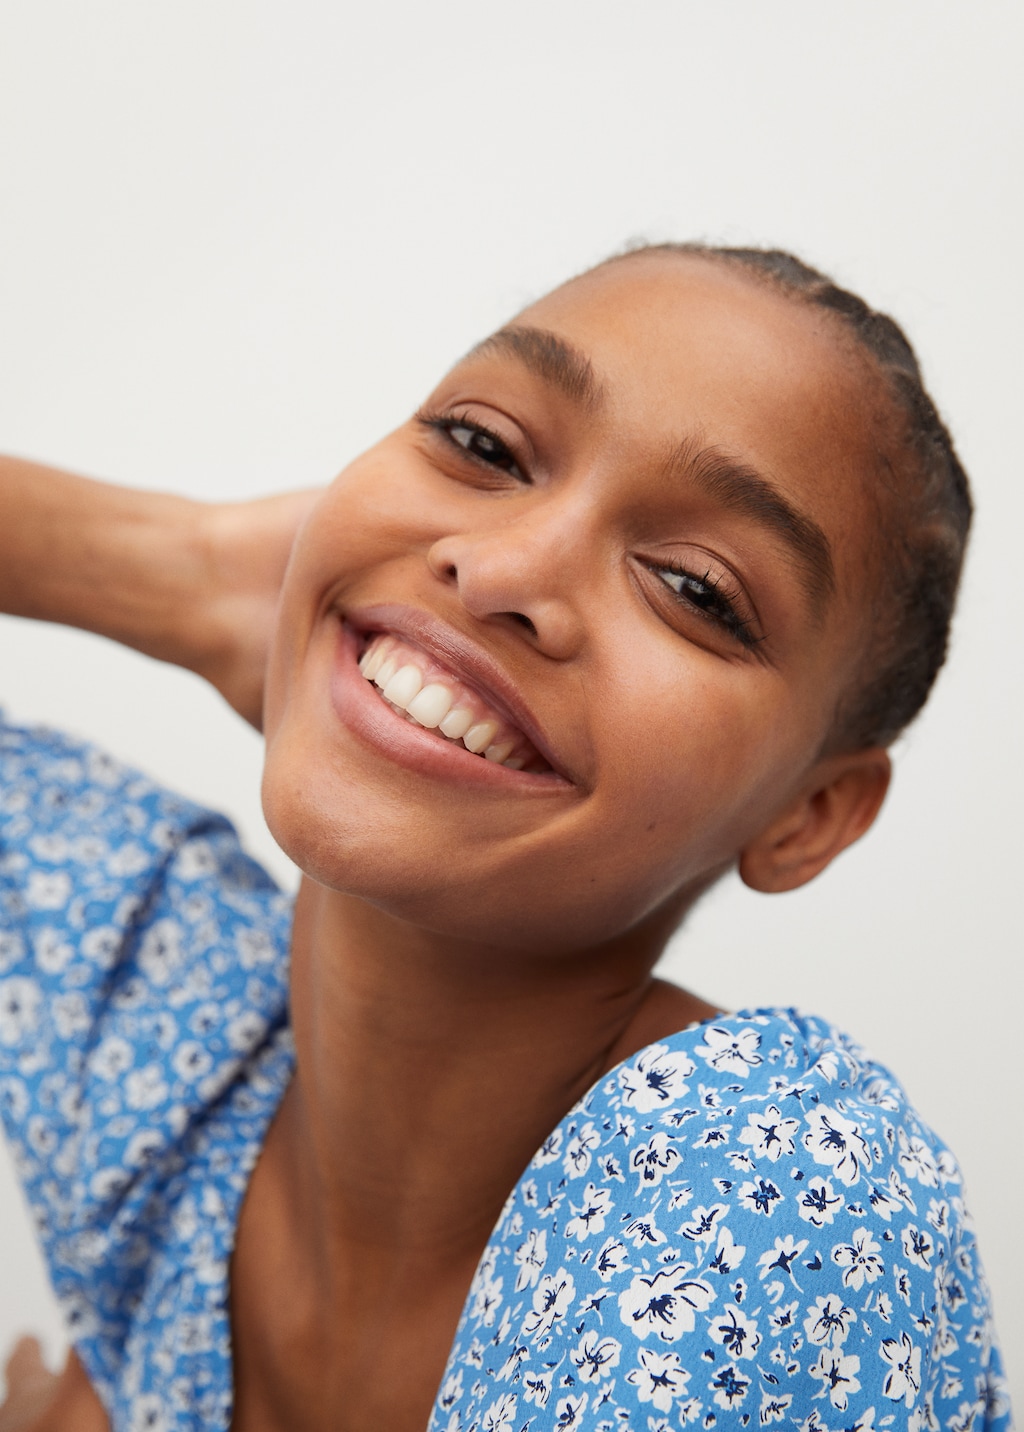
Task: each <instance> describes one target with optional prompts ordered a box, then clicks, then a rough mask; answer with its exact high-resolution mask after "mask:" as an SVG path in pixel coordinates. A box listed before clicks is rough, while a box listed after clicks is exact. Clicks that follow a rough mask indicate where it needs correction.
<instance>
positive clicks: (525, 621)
mask: <svg viewBox="0 0 1024 1432" xmlns="http://www.w3.org/2000/svg"><path fill="white" fill-rule="evenodd" d="M505 615H506V616H507V617H511V618H512V620H513V621H514V622H515V623H516V624H517V625H518V626H521V627H525V628H526V630H527V631H528V632H529V633H530V635H531V636H536V635H537V628H536V627H535V626H534V624H533V622H532V621H531V620H530V618H529V617H527V616H524V615H523V613H522V612H506V613H505Z"/></svg>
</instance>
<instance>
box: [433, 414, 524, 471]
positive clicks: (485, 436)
mask: <svg viewBox="0 0 1024 1432" xmlns="http://www.w3.org/2000/svg"><path fill="white" fill-rule="evenodd" d="M448 436H449V437H450V438H451V440H452V442H453V443H458V445H459V447H461V448H465V449H466V451H467V452H468V453H472V455H473V456H474V457H478V458H479V459H480V461H481V462H486V463H487V464H488V465H489V466H490V467H500V468H501V470H502V472H512V473H515V474H516V475H517V476H518V475H519V467H518V465H517V463H516V460H515V458H514V457H513V456H512V454H511V453H510V452H509V450H508V448H507V447H506V446H505V444H504V443H503V442H502V440H501V438H499V437H497V436H496V435H495V434H494V433H492V432H489V431H488V430H487V428H482V427H479V426H477V424H475V423H451V424H450V425H449V427H448Z"/></svg>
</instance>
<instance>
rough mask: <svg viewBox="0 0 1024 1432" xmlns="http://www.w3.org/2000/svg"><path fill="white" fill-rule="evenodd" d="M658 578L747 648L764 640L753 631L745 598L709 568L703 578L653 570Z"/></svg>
mask: <svg viewBox="0 0 1024 1432" xmlns="http://www.w3.org/2000/svg"><path fill="white" fill-rule="evenodd" d="M651 571H652V572H653V573H654V574H655V576H657V577H660V579H661V580H662V581H663V582H664V583H665V585H666V586H667V587H668V588H669V590H670V591H671V592H674V593H675V595H676V597H677V598H678V600H679V602H680V603H681V604H683V605H685V606H688V607H690V608H692V609H694V610H696V611H697V612H699V613H700V615H701V616H702V617H703V618H705V619H706V620H707V621H711V622H714V623H715V624H716V625H718V626H719V627H721V628H722V629H723V630H724V631H727V632H728V633H729V634H730V636H733V637H735V639H736V640H737V641H738V642H740V643H741V644H742V645H743V646H746V647H754V646H756V645H757V644H758V642H759V641H761V640H762V638H761V637H759V636H758V635H757V634H756V633H755V632H754V631H753V630H752V629H751V627H752V616H751V615H748V614H747V609H746V604H745V602H744V599H743V597H742V594H741V593H740V592H739V591H737V592H736V593H735V594H733V593H731V592H729V591H728V590H727V589H726V587H725V580H724V578H723V577H721V576H717V575H715V574H714V573H712V571H711V569H710V568H707V569H706V570H705V572H704V575H703V576H699V575H698V574H697V573H696V572H691V571H687V570H686V569H685V568H682V567H652V568H651Z"/></svg>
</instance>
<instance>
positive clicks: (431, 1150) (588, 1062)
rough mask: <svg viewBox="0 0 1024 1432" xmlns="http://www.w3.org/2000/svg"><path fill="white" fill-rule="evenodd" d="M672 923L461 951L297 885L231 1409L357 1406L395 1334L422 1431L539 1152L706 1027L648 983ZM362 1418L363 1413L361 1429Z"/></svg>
mask: <svg viewBox="0 0 1024 1432" xmlns="http://www.w3.org/2000/svg"><path fill="white" fill-rule="evenodd" d="M677 914H678V912H677V911H672V912H665V913H664V914H663V915H662V916H661V917H660V918H659V919H652V920H651V921H649V922H647V925H646V926H645V927H644V928H643V929H642V930H638V931H634V932H632V933H631V934H630V935H629V936H628V937H623V938H622V939H621V940H618V941H616V942H612V943H610V944H609V945H607V946H602V947H600V948H597V949H591V950H588V951H582V952H574V953H572V954H566V955H563V956H556V955H552V954H547V955H544V956H538V955H536V954H530V953H525V952H522V951H519V952H516V951H508V950H502V949H498V948H489V947H481V946H470V945H467V944H459V943H458V942H457V941H454V940H451V939H448V938H441V937H438V936H436V935H433V934H430V933H429V932H424V931H422V930H420V929H415V928H412V927H410V926H408V925H406V924H403V923H402V922H400V921H396V920H394V919H391V918H389V917H388V916H385V915H383V914H382V913H381V912H379V911H378V910H375V909H374V908H372V907H369V906H367V905H366V904H364V903H363V902H361V901H358V900H355V899H352V898H349V897H344V896H340V895H338V894H336V893H334V892H331V891H327V890H324V889H323V888H322V887H319V886H315V885H313V884H311V883H304V885H303V887H302V890H301V892H300V896H299V900H298V905H297V909H296V918H295V928H294V937H293V950H292V1018H293V1024H294V1029H295V1040H296V1073H295V1077H294V1079H293V1082H292V1085H291V1087H290V1088H289V1090H288V1093H287V1094H286V1096H285V1099H284V1102H283V1104H282V1107H281V1110H280V1112H279V1114H278V1117H277V1119H276V1121H275V1124H274V1127H273V1128H272V1130H271V1133H270V1136H269V1137H268V1140H267V1145H266V1147H265V1149H264V1153H263V1155H262V1156H261V1159H260V1163H259V1165H258V1166H257V1169H256V1172H255V1174H254V1177H253V1180H252V1184H251V1185H250V1190H249V1195H248V1197H247V1201H246V1205H245V1208H244V1209H243V1216H242V1220H241V1223H240V1232H239V1243H238V1246H237V1248H236V1258H235V1262H234V1265H233V1273H232V1286H233V1314H232V1318H233V1325H234V1329H235V1333H236V1338H237V1342H236V1375H237V1379H238V1385H237V1390H238V1396H239V1398H240V1399H241V1400H240V1402H239V1408H242V1407H243V1406H247V1405H251V1403H250V1401H249V1399H248V1396H247V1391H246V1389H248V1388H249V1387H250V1385H251V1386H253V1387H255V1386H257V1385H258V1386H259V1388H260V1396H259V1398H258V1399H256V1400H257V1401H259V1402H261V1403H267V1404H268V1405H269V1402H270V1401H273V1399H274V1397H275V1396H276V1393H275V1392H274V1388H275V1387H280V1386H284V1385H285V1384H286V1383H287V1382H288V1378H289V1377H293V1378H297V1377H298V1376H299V1373H298V1369H299V1368H307V1369H308V1376H306V1374H303V1376H304V1377H305V1378H306V1381H307V1382H308V1383H309V1385H310V1386H313V1387H315V1388H317V1389H318V1390H319V1391H318V1395H319V1394H323V1396H322V1397H321V1401H323V1405H324V1406H327V1405H329V1404H330V1402H331V1399H330V1398H327V1400H326V1401H324V1398H326V1397H327V1389H326V1386H325V1384H324V1383H323V1381H322V1378H323V1369H324V1368H325V1367H331V1368H332V1369H333V1372H332V1377H333V1378H334V1379H335V1381H336V1383H337V1387H336V1388H335V1389H334V1393H332V1396H335V1395H336V1398H337V1399H338V1400H339V1405H340V1404H341V1403H346V1405H350V1398H351V1395H352V1387H353V1385H355V1384H353V1383H351V1382H349V1381H346V1377H347V1375H348V1374H347V1372H346V1369H348V1368H350V1366H354V1365H355V1364H353V1363H352V1362H351V1360H352V1359H354V1358H356V1350H357V1349H363V1355H364V1357H365V1356H371V1357H372V1356H375V1354H371V1353H369V1352H368V1351H366V1349H365V1348H364V1347H363V1344H364V1342H365V1343H366V1346H367V1348H368V1347H370V1346H371V1345H372V1346H374V1347H376V1346H378V1344H379V1333H380V1329H381V1328H387V1329H388V1330H389V1332H388V1345H389V1346H394V1347H396V1348H397V1347H401V1349H402V1360H401V1368H402V1369H403V1370H402V1371H400V1372H399V1371H396V1372H395V1373H394V1376H395V1377H396V1378H398V1379H399V1381H401V1383H402V1385H403V1388H407V1389H408V1395H409V1399H410V1416H409V1425H412V1426H415V1425H422V1420H423V1417H425V1415H426V1410H429V1399H430V1398H431V1397H432V1396H433V1389H434V1388H436V1385H437V1379H438V1378H439V1376H440V1373H441V1368H442V1367H443V1365H444V1358H445V1356H446V1353H447V1349H448V1346H449V1345H450V1342H451V1338H452V1336H453V1335H454V1332H455V1324H456V1322H457V1319H458V1315H459V1310H460V1308H461V1306H462V1302H463V1299H464V1298H465V1295H466V1292H467V1290H468V1287H469V1283H470V1280H471V1277H472V1274H473V1270H474V1268H475V1266H476V1263H477V1261H478V1259H479V1257H480V1255H481V1253H482V1252H483V1249H484V1246H485V1244H486V1242H487V1239H488V1236H489V1234H490V1232H491V1230H492V1228H493V1226H494V1224H495V1222H496V1221H497V1218H498V1215H499V1213H500V1211H501V1207H502V1204H503V1203H504V1201H505V1199H506V1197H507V1196H508V1194H509V1193H510V1191H511V1190H512V1188H513V1187H514V1185H515V1183H516V1180H517V1179H518V1177H519V1175H520V1174H521V1173H522V1171H523V1169H524V1168H525V1167H526V1165H527V1164H528V1162H529V1160H530V1158H531V1157H532V1155H533V1154H534V1152H535V1151H536V1149H537V1148H538V1147H539V1145H540V1144H541V1142H542V1141H543V1140H544V1138H545V1137H546V1136H547V1135H548V1134H549V1133H550V1132H551V1130H552V1129H553V1128H554V1127H555V1125H556V1124H557V1123H558V1122H559V1120H560V1119H561V1118H562V1116H563V1115H564V1114H565V1113H566V1112H567V1111H568V1110H569V1109H570V1108H571V1107H572V1105H573V1104H574V1103H575V1102H576V1100H577V1099H578V1098H579V1097H580V1096H581V1095H582V1094H583V1093H584V1092H585V1091H586V1090H587V1088H588V1087H589V1086H590V1085H591V1084H592V1083H593V1082H594V1081H595V1080H596V1079H598V1078H599V1077H600V1076H601V1075H602V1074H603V1073H604V1072H606V1071H607V1070H608V1069H610V1068H612V1067H613V1066H614V1065H615V1064H617V1063H618V1062H619V1061H620V1060H621V1059H623V1058H627V1057H628V1056H629V1055H631V1054H633V1053H635V1052H636V1050H637V1049H639V1048H641V1047H642V1046H643V1045H645V1044H647V1043H650V1042H651V1041H652V1040H655V1039H657V1038H660V1037H664V1036H665V1035H666V1034H669V1033H671V1032H674V1031H675V1030H677V1029H680V1028H683V1027H684V1026H685V1025H687V1024H688V1023H691V1022H693V1021H694V1020H695V1019H704V1018H707V1017H709V1016H710V1015H711V1014H713V1013H714V1012H715V1011H714V1010H713V1008H712V1007H711V1006H709V1005H706V1004H705V1003H704V1002H703V1001H701V1000H698V999H696V998H694V997H693V996H691V995H688V994H686V993H685V992H684V991H682V990H679V989H677V988H675V987H674V986H671V985H666V984H664V983H663V982H661V981H658V980H654V979H652V976H651V969H652V967H653V965H654V963H655V960H656V959H657V957H658V954H659V953H660V951H661V948H662V946H663V944H664V941H665V939H666V938H667V936H668V934H669V933H670V931H671V929H672V928H673V926H674V924H675V920H676V918H677ZM274 1285H281V1286H288V1287H289V1289H290V1290H291V1305H292V1307H293V1308H294V1309H300V1308H301V1309H302V1310H303V1311H301V1312H296V1313H295V1314H294V1316H293V1320H292V1322H291V1324H290V1330H289V1332H288V1333H287V1335H286V1334H285V1333H284V1332H283V1330H282V1312H281V1307H280V1304H279V1303H275V1305H274V1306H273V1307H269V1306H267V1305H266V1295H265V1290H266V1289H267V1288H268V1287H270V1286H274ZM396 1310H400V1311H396ZM403 1327H404V1328H405V1329H406V1340H405V1341H404V1342H403V1340H402V1335H401V1328H403ZM282 1339H283V1341H282ZM375 1339H376V1340H377V1341H375ZM413 1348H415V1349H416V1351H415V1352H413V1351H412V1349H413ZM420 1363H422V1366H420ZM359 1365H360V1366H362V1365H363V1364H359ZM274 1369H281V1370H282V1371H281V1372H280V1375H279V1376H278V1374H277V1373H276V1372H275V1371H274ZM283 1369H287V1370H288V1371H287V1372H285V1371H283ZM364 1370H365V1368H364ZM353 1376H356V1382H357V1383H358V1381H359V1377H358V1376H357V1375H356V1374H355V1373H353ZM387 1376H391V1374H390V1373H388V1374H387ZM387 1376H386V1377H385V1382H386V1381H387ZM275 1379H276V1381H275ZM333 1385H334V1384H333V1383H332V1387H333ZM359 1385H361V1384H359ZM347 1399H348V1401H347ZM281 1405H282V1407H284V1406H292V1404H290V1403H287V1402H282V1404H281ZM292 1412H294V1407H293V1406H292ZM364 1413H365V1416H364ZM304 1415H306V1414H304ZM373 1415H376V1414H375V1413H374V1414H373ZM309 1416H310V1417H312V1413H310V1414H309ZM290 1417H291V1421H289V1418H290ZM360 1417H362V1418H363V1420H362V1421H360V1420H359V1418H360ZM367 1418H369V1419H370V1422H372V1417H371V1415H370V1412H369V1411H368V1410H367V1409H365V1408H363V1409H362V1410H361V1411H360V1412H359V1416H356V1417H355V1420H354V1421H353V1423H352V1425H353V1426H361V1425H369V1423H368V1422H367ZM417 1419H418V1421H417ZM293 1422H294V1417H292V1415H291V1413H290V1412H289V1413H287V1414H282V1422H281V1425H292V1423H293ZM243 1425H244V1426H248V1425H249V1422H247V1421H246V1419H245V1418H240V1421H239V1426H240V1427H241V1426H243ZM252 1425H253V1426H256V1425H260V1426H263V1425H266V1426H270V1425H272V1424H271V1423H270V1422H269V1421H268V1422H267V1423H266V1424H263V1423H259V1424H257V1423H256V1422H255V1421H253V1423H252ZM273 1425H277V1424H273ZM304 1425H310V1426H312V1425H313V1422H312V1421H309V1420H308V1419H307V1423H306V1424H304ZM346 1425H348V1424H346ZM394 1425H395V1426H399V1425H403V1424H400V1423H399V1422H395V1423H394Z"/></svg>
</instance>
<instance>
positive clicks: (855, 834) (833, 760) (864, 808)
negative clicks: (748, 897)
mask: <svg viewBox="0 0 1024 1432" xmlns="http://www.w3.org/2000/svg"><path fill="white" fill-rule="evenodd" d="M891 774H892V766H891V763H890V760H889V753H888V752H887V751H885V750H882V749H881V748H880V747H872V748H871V749H869V750H866V751H852V752H849V753H847V754H846V755H842V756H830V757H827V758H825V759H824V760H823V761H821V762H819V763H818V765H817V766H816V767H815V769H814V771H813V772H812V774H811V776H810V777H809V778H808V781H807V783H806V785H805V787H804V790H803V792H802V793H801V794H800V795H799V796H798V797H797V798H796V799H795V800H793V801H792V802H791V803H790V804H789V805H788V806H787V807H786V808H785V810H784V811H782V812H781V814H780V815H778V816H777V817H776V819H775V820H773V821H772V823H771V824H770V825H769V826H768V827H767V829H766V830H764V831H763V832H762V833H761V835H759V836H757V837H756V839H754V840H753V841H751V842H750V844H749V845H747V846H746V847H745V849H744V850H743V851H742V853H741V855H740V860H739V873H740V878H741V879H742V880H743V882H744V884H746V885H749V886H750V888H751V889H752V890H761V891H763V892H764V893H765V894H776V893H781V892H782V891H784V890H796V889H797V888H798V887H799V886H801V885H806V884H807V882H808V881H809V880H813V879H814V877H815V876H816V875H818V874H820V873H821V871H822V870H824V869H825V867H826V866H827V865H829V864H831V862H832V861H833V860H834V859H835V858H836V856H837V855H839V854H841V853H842V851H844V850H845V849H846V847H847V846H848V845H852V844H853V842H854V841H855V840H859V839H860V837H861V836H862V835H863V834H864V832H865V831H866V830H867V829H868V828H869V826H870V825H871V824H872V822H873V821H874V819H875V816H876V815H877V814H878V812H879V810H880V809H881V807H882V802H883V800H884V799H885V793H886V791H887V790H888V788H889V779H890V776H891Z"/></svg>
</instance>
